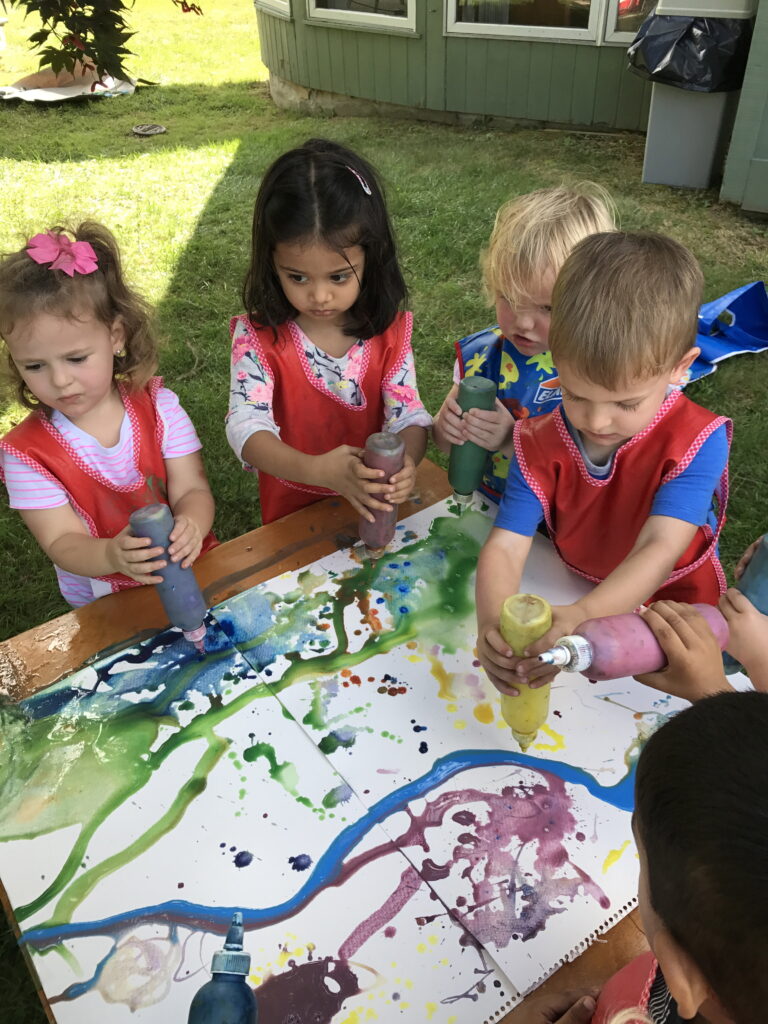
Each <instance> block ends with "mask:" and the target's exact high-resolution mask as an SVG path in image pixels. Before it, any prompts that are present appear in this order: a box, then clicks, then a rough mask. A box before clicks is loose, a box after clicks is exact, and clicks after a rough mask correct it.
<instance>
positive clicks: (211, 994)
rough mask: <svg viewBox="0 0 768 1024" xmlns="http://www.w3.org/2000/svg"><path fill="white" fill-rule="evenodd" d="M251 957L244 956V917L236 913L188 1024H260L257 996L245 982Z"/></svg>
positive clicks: (193, 1006)
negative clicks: (258, 1022)
mask: <svg viewBox="0 0 768 1024" xmlns="http://www.w3.org/2000/svg"><path fill="white" fill-rule="evenodd" d="M250 969H251V957H250V954H249V953H244V952H243V915H242V914H241V913H240V911H239V910H238V911H235V913H234V914H233V915H232V924H231V925H230V926H229V931H228V932H227V940H226V942H225V943H224V949H220V950H219V951H218V952H216V953H214V954H213V963H212V964H211V974H212V975H213V977H212V978H211V980H210V981H209V982H206V984H205V985H203V987H202V988H201V989H198V991H197V992H196V993H195V996H194V998H193V1000H192V1004H191V1005H190V1007H189V1017H188V1018H187V1024H257V1021H258V1019H259V1012H258V1006H257V1003H256V996H255V995H254V993H253V991H252V990H251V989H250V988H249V987H248V985H247V983H246V978H247V977H248V972H249V971H250Z"/></svg>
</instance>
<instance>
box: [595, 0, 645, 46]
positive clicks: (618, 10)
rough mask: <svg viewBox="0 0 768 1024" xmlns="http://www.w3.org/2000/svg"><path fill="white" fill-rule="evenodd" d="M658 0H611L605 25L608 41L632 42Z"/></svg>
mask: <svg viewBox="0 0 768 1024" xmlns="http://www.w3.org/2000/svg"><path fill="white" fill-rule="evenodd" d="M657 4H658V0H611V3H610V5H609V8H608V18H607V21H606V26H605V39H606V42H611V43H624V42H626V43H631V42H632V40H633V39H634V38H635V36H636V35H637V30H638V29H639V28H640V26H641V25H642V23H643V22H644V21H645V19H646V18H647V17H648V15H649V14H650V13H651V12H652V11H653V9H654V8H655V7H656V6H657Z"/></svg>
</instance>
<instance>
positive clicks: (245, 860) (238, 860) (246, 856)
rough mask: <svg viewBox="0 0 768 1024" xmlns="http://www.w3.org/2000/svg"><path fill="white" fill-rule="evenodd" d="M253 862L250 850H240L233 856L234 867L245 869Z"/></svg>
mask: <svg viewBox="0 0 768 1024" xmlns="http://www.w3.org/2000/svg"><path fill="white" fill-rule="evenodd" d="M252 860H253V854H252V853H251V852H250V850H240V851H239V852H238V853H236V854H235V856H234V862H235V867H238V868H247V867H248V865H249V864H250V863H251V861H252Z"/></svg>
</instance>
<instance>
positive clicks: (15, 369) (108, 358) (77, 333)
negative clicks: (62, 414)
mask: <svg viewBox="0 0 768 1024" xmlns="http://www.w3.org/2000/svg"><path fill="white" fill-rule="evenodd" d="M0 338H1V339H2V341H3V342H4V343H5V347H6V354H7V371H8V376H9V378H10V383H11V386H12V387H13V389H14V391H15V396H16V397H17V399H18V400H19V401H20V402H21V404H22V405H25V406H26V407H27V408H37V407H39V406H41V405H42V406H43V407H44V408H50V407H51V404H52V403H51V400H50V396H49V395H48V391H49V390H50V386H51V382H50V381H47V382H44V381H43V376H44V375H43V374H41V373H40V369H41V368H42V366H43V365H44V364H45V363H46V362H47V356H48V354H49V353H50V354H51V356H52V357H53V355H54V354H55V353H58V350H59V349H60V348H62V346H63V349H66V348H67V346H68V345H71V346H75V347H77V346H79V345H81V344H82V341H81V339H82V338H87V339H89V343H90V339H91V338H93V342H94V345H95V346H96V347H97V349H98V352H97V356H102V355H103V356H104V358H103V359H102V360H101V362H100V363H99V368H100V370H103V371H104V373H106V374H108V376H109V378H110V379H111V378H113V377H115V376H119V377H120V379H121V380H123V381H124V382H125V384H126V385H127V386H128V387H131V388H140V387H143V385H144V384H146V382H147V381H148V380H149V378H150V377H151V375H152V372H153V370H154V368H155V365H156V361H157V343H156V340H155V337H154V335H153V333H152V329H151V317H150V311H149V307H148V306H147V304H146V303H145V302H144V300H143V299H142V298H141V296H140V295H138V294H137V293H136V292H134V291H133V290H132V289H131V288H130V287H129V286H128V284H127V283H126V281H125V279H124V277H123V270H122V266H121V260H120V252H119V249H118V246H117V242H116V241H115V239H114V237H113V236H112V234H111V233H110V232H109V231H108V230H107V229H106V228H105V227H103V226H102V225H101V224H97V223H95V222H93V221H84V222H83V223H82V224H80V225H78V227H76V228H74V229H68V228H64V227H59V226H56V227H52V228H49V229H48V230H47V231H44V232H41V233H39V234H37V235H35V236H33V237H32V238H30V239H29V240H28V241H27V242H26V243H25V244H24V245H23V246H22V248H21V249H19V250H17V251H16V252H12V253H8V254H6V255H5V256H3V257H2V258H0ZM102 348H103V349H104V352H103V353H102V352H101V349H102ZM63 349H62V351H63ZM73 352H74V348H73ZM89 352H90V350H89ZM64 354H66V353H64ZM75 358H76V359H77V360H78V362H79V364H83V363H84V362H87V359H88V358H89V357H86V358H85V359H84V358H83V357H82V355H81V354H77V355H76V357H75V356H74V355H73V365H74V359H75ZM102 363H103V366H102ZM53 384H54V385H55V382H53ZM36 389H37V390H36ZM37 391H40V392H41V394H40V395H38V394H37Z"/></svg>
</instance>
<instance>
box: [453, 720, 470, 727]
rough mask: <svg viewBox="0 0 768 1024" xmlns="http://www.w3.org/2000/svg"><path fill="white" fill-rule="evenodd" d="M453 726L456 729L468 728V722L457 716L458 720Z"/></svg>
mask: <svg viewBox="0 0 768 1024" xmlns="http://www.w3.org/2000/svg"><path fill="white" fill-rule="evenodd" d="M453 728H454V729H466V728H467V723H466V722H465V721H464V719H463V718H457V719H456V721H455V722H454V723H453Z"/></svg>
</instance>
